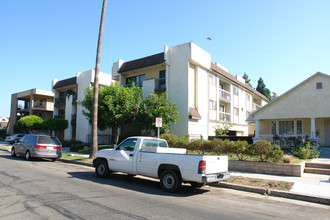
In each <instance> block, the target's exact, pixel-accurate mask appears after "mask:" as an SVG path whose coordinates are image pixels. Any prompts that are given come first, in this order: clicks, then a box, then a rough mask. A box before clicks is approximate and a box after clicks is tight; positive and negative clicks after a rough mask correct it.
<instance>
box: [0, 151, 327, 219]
mask: <svg viewBox="0 0 330 220" xmlns="http://www.w3.org/2000/svg"><path fill="white" fill-rule="evenodd" d="M283 218H295V219H330V209H329V207H328V206H325V205H319V204H313V203H307V202H301V201H294V200H289V199H281V198H273V197H268V196H263V195H257V194H250V193H246V192H238V191H234V190H228V189H221V188H220V189H219V188H212V187H210V188H203V189H201V190H194V189H193V188H191V187H190V186H188V185H185V186H183V187H182V189H181V190H180V191H179V192H178V193H175V194H169V193H165V192H163V191H161V190H160V188H159V182H158V181H157V180H150V179H144V178H137V177H130V176H127V175H125V174H114V175H112V176H111V177H110V178H108V179H98V178H96V176H95V174H94V169H93V168H90V167H85V166H80V165H75V164H66V163H62V162H59V161H58V162H51V161H50V160H36V161H25V160H24V159H23V158H12V157H10V155H9V152H5V151H0V219H283Z"/></svg>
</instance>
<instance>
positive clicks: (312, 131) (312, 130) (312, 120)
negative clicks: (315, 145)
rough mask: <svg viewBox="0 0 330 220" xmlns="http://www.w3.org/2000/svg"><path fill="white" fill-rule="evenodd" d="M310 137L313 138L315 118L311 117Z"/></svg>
mask: <svg viewBox="0 0 330 220" xmlns="http://www.w3.org/2000/svg"><path fill="white" fill-rule="evenodd" d="M311 138H312V139H314V138H315V118H311Z"/></svg>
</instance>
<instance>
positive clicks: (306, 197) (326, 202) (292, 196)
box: [268, 190, 330, 205]
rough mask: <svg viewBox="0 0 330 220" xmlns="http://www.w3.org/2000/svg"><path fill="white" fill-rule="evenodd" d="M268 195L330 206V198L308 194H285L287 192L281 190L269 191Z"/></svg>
mask: <svg viewBox="0 0 330 220" xmlns="http://www.w3.org/2000/svg"><path fill="white" fill-rule="evenodd" d="M268 195H270V196H277V197H284V198H288V199H295V200H301V201H306V202H314V203H320V204H323V205H330V198H329V197H324V196H313V195H308V194H302V193H292V192H285V191H279V190H268Z"/></svg>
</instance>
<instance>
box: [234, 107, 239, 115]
mask: <svg viewBox="0 0 330 220" xmlns="http://www.w3.org/2000/svg"><path fill="white" fill-rule="evenodd" d="M238 114H239V110H238V108H234V115H236V116H238Z"/></svg>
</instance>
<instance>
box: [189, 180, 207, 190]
mask: <svg viewBox="0 0 330 220" xmlns="http://www.w3.org/2000/svg"><path fill="white" fill-rule="evenodd" d="M190 185H191V186H192V187H194V188H197V189H199V188H202V187H203V186H205V183H197V182H190Z"/></svg>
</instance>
